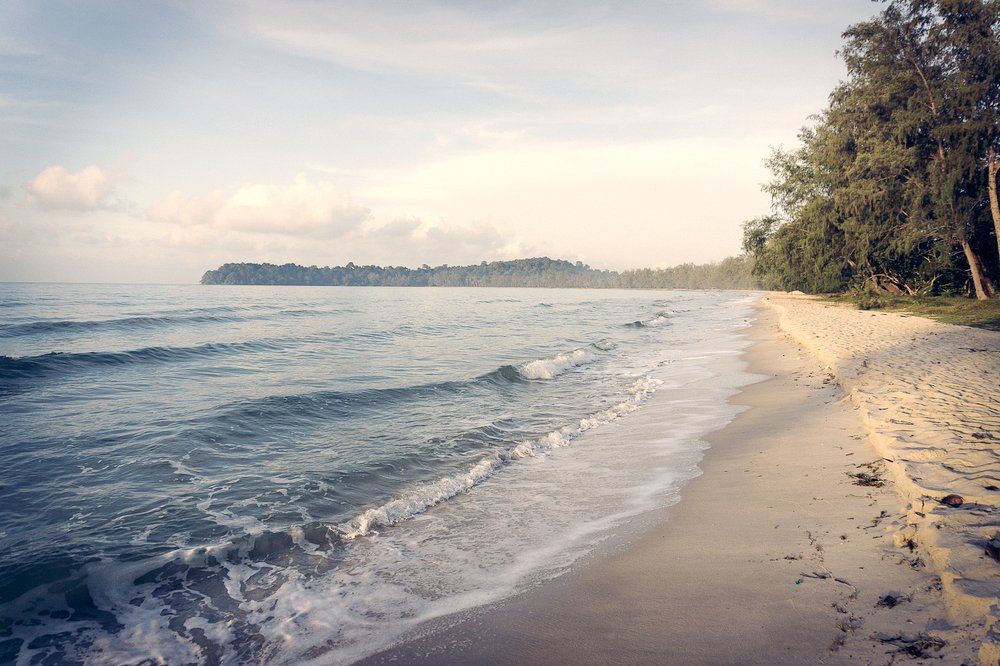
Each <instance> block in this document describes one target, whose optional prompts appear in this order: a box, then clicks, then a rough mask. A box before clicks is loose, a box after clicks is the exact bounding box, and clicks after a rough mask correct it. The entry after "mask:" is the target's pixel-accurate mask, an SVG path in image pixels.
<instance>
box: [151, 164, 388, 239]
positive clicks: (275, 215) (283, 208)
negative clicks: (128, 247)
mask: <svg viewBox="0 0 1000 666" xmlns="http://www.w3.org/2000/svg"><path fill="white" fill-rule="evenodd" d="M370 215H371V211H369V209H367V208H365V207H364V206H361V205H358V204H356V203H354V202H353V201H352V200H351V198H350V197H349V196H347V195H346V194H344V193H342V192H340V191H339V190H337V189H336V188H335V187H334V186H333V185H331V184H330V183H314V182H312V181H311V180H310V179H309V178H308V176H306V175H305V174H301V173H300V174H298V175H297V176H295V178H294V179H293V180H292V182H291V184H289V185H275V184H262V183H252V184H247V185H243V186H242V187H240V188H238V189H237V190H235V191H234V192H231V193H228V194H224V193H220V192H215V193H212V194H209V195H207V196H202V197H185V196H184V195H183V194H182V193H180V192H173V193H171V194H170V195H169V196H167V197H166V198H165V199H164V200H163V201H161V202H160V203H159V204H158V205H156V206H155V207H154V208H153V209H152V210H150V211H149V217H150V218H152V219H153V220H156V221H159V222H170V223H174V224H179V225H183V226H196V225H207V226H212V227H216V228H218V229H226V230H232V231H244V232H251V233H264V234H283V235H290V236H320V237H333V236H341V235H344V234H346V233H348V232H350V231H353V230H356V229H358V228H359V227H360V226H361V224H362V223H364V222H365V220H367V219H368V218H369V216H370Z"/></svg>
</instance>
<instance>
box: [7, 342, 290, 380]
mask: <svg viewBox="0 0 1000 666" xmlns="http://www.w3.org/2000/svg"><path fill="white" fill-rule="evenodd" d="M283 348H284V346H283V345H281V344H279V343H277V342H275V341H272V340H257V341H250V342H232V343H220V342H210V343H207V344H204V345H197V346H194V347H145V348H143V349H135V350H131V351H122V352H50V353H48V354H40V355H38V356H21V357H17V358H12V357H10V356H0V375H2V376H3V377H4V379H18V380H23V379H35V378H39V377H46V376H51V375H62V374H69V373H72V372H76V371H83V370H90V369H93V368H104V367H110V366H124V365H133V364H142V363H172V362H176V361H185V360H197V359H199V358H201V357H203V356H206V355H213V354H240V353H247V352H259V351H278V350H281V349H283Z"/></svg>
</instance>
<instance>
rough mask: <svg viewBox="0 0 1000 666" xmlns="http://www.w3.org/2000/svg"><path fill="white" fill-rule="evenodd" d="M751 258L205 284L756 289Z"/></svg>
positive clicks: (238, 276)
mask: <svg viewBox="0 0 1000 666" xmlns="http://www.w3.org/2000/svg"><path fill="white" fill-rule="evenodd" d="M750 268H751V263H750V261H749V259H748V258H747V257H730V258H728V259H724V260H722V261H721V262H718V263H712V264H700V265H695V264H682V265H680V266H674V267H672V268H663V269H649V268H644V269H639V270H629V271H623V272H620V273H619V272H616V271H608V270H598V269H594V268H591V267H590V266H587V265H586V264H584V263H582V262H579V261H578V262H576V263H572V262H569V261H565V260H560V259H549V258H548V257H537V258H533V259H516V260H513V261H491V262H486V261H484V262H481V263H479V264H476V265H471V266H449V265H447V264H445V265H442V266H436V267H431V266H427V265H426V264H425V265H423V266H421V267H420V268H406V267H404V266H386V267H383V266H358V265H355V264H354V263H348V264H347V265H346V266H333V267H329V266H325V267H317V266H299V265H296V264H283V265H281V266H278V265H275V264H255V263H231V264H223V265H222V266H220V267H219V268H217V269H215V270H210V271H207V272H206V273H205V274H204V275H203V276H202V278H201V283H202V284H244V285H253V284H257V285H324V286H362V287H587V288H597V289H611V288H618V289H653V288H659V289H754V288H757V287H759V283H758V281H757V279H756V278H754V277H753V276H752V275H751V274H750Z"/></svg>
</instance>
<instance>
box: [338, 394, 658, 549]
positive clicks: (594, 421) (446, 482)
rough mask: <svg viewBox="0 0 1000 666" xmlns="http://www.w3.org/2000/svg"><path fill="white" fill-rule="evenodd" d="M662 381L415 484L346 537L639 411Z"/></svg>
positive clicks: (356, 523) (353, 524) (349, 527)
mask: <svg viewBox="0 0 1000 666" xmlns="http://www.w3.org/2000/svg"><path fill="white" fill-rule="evenodd" d="M662 383H663V382H662V381H661V380H658V379H653V378H651V377H648V376H643V377H640V378H638V379H636V380H635V381H634V382H633V383H632V384H631V385H630V386H629V387H628V389H627V396H628V397H627V398H626V399H625V400H623V401H622V402H620V403H618V404H616V405H614V406H613V407H610V408H608V409H605V410H602V411H600V412H597V413H595V414H591V415H590V416H588V417H586V418H584V419H581V420H580V422H579V423H578V424H577V425H576V426H565V427H563V428H560V429H558V430H553V431H551V432H548V433H546V434H544V435H542V436H541V437H538V438H537V439H533V440H525V441H523V442H521V443H519V444H518V445H517V446H515V447H513V448H512V449H510V450H508V451H505V452H502V453H499V454H497V455H495V456H493V457H491V458H486V459H483V460H480V461H479V462H478V463H476V464H475V465H474V466H473V467H472V468H471V469H469V470H468V471H466V472H464V473H462V474H457V475H454V476H447V477H444V478H441V479H438V480H437V481H434V482H433V483H423V484H419V485H417V486H414V487H413V488H411V489H410V490H409V491H407V492H406V493H405V494H404V495H403V496H402V497H399V498H397V499H394V500H392V501H390V502H387V503H386V504H383V505H381V506H379V507H376V508H373V509H368V510H367V511H365V512H364V513H362V514H360V515H359V516H356V517H355V518H354V519H352V520H351V521H349V522H348V523H346V524H345V525H342V526H341V527H340V529H341V530H342V531H343V533H344V536H345V537H346V538H348V539H356V538H358V537H362V536H367V535H369V534H372V533H374V532H375V531H376V530H377V528H379V527H388V526H391V525H395V524H397V523H400V522H402V521H404V520H407V519H409V518H412V517H413V516H416V515H417V514H420V513H422V512H424V511H426V510H427V509H428V508H430V507H432V506H434V505H436V504H440V503H441V502H443V501H445V500H448V499H450V498H452V497H454V496H455V495H458V494H459V493H462V492H465V491H468V490H471V489H472V488H473V487H475V486H477V485H479V484H480V483H482V482H483V481H485V480H486V479H488V478H490V477H491V476H493V475H494V474H496V473H497V472H498V471H499V470H500V469H501V468H502V466H503V465H504V463H509V462H513V461H517V460H521V459H524V458H533V457H536V456H539V455H544V454H545V453H546V452H548V451H551V450H553V449H558V448H563V447H566V446H569V445H570V443H571V442H572V441H573V440H574V439H576V438H577V437H579V436H580V435H582V434H583V433H584V432H586V431H588V430H592V429H594V428H597V427H598V426H601V425H603V424H606V423H610V422H612V421H614V420H616V419H619V418H621V417H622V416H625V415H627V414H631V413H632V412H635V411H637V410H638V409H640V408H641V406H642V403H643V402H645V401H646V400H647V399H648V398H649V396H651V395H652V394H653V393H654V392H655V391H656V387H657V386H659V385H660V384H662Z"/></svg>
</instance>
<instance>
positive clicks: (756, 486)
mask: <svg viewBox="0 0 1000 666" xmlns="http://www.w3.org/2000/svg"><path fill="white" fill-rule="evenodd" d="M781 298H782V299H784V297H781ZM772 300H773V297H772ZM782 304H784V300H782ZM768 306H771V307H768ZM757 308H758V313H757V319H756V321H755V323H754V324H753V326H752V328H751V330H750V332H749V336H750V337H751V339H752V340H753V341H754V344H753V346H752V347H750V349H748V350H747V352H745V357H744V358H745V360H746V362H747V363H748V364H749V368H748V370H747V371H748V372H750V373H754V374H760V375H764V376H766V377H767V379H764V380H763V381H761V382H759V383H756V384H752V385H749V386H746V387H744V388H743V389H742V392H741V393H740V394H738V395H737V396H735V397H734V398H733V399H731V402H733V403H735V404H740V405H746V406H749V407H750V409H748V410H747V411H745V412H743V413H741V414H739V415H737V416H736V418H735V419H734V420H733V421H732V422H731V423H729V424H728V425H727V426H725V427H724V428H723V429H721V430H718V431H716V432H714V433H712V434H711V435H710V436H709V437H707V438H706V439H707V441H708V442H709V443H710V445H711V448H710V449H709V450H708V451H706V452H705V457H704V459H703V460H702V462H701V464H700V467H701V469H702V472H703V474H702V475H701V476H699V477H697V478H695V479H693V480H691V481H689V482H688V483H687V485H686V486H685V487H684V488H683V489H682V490H681V501H680V502H679V503H678V504H676V505H674V506H672V507H669V508H666V509H661V510H657V511H654V512H652V513H651V514H650V515H647V516H644V517H643V518H641V519H639V520H638V521H636V522H635V523H633V525H632V526H631V527H628V526H627V527H625V528H624V529H623V531H622V532H623V534H625V535H630V536H632V537H633V538H632V540H631V541H630V542H629V543H625V544H624V545H622V546H620V547H614V548H608V549H600V551H599V552H598V553H595V554H593V555H592V556H588V557H585V558H584V559H583V560H582V561H581V562H579V563H578V565H576V566H574V567H573V569H572V570H571V571H570V572H569V573H567V574H565V575H563V576H561V577H559V578H557V579H555V580H552V581H549V582H547V583H544V584H542V585H541V586H539V587H537V588H535V589H532V590H529V591H527V592H525V593H522V594H520V595H518V596H515V597H512V598H510V599H507V600H505V601H502V602H500V603H498V604H495V605H493V606H488V607H485V608H480V609H475V610H473V611H469V612H467V613H463V614H459V615H458V616H452V617H448V618H442V619H440V620H438V621H435V622H432V623H431V625H429V626H425V627H422V628H421V629H420V630H419V633H415V634H413V635H411V636H410V637H409V638H408V640H406V641H404V642H402V643H400V644H397V645H396V646H395V647H393V648H390V649H389V650H386V651H383V652H380V653H378V654H376V655H373V656H371V657H368V658H366V659H364V660H362V661H361V662H358V663H362V664H383V663H396V664H407V663H409V664H424V663H435V664H459V663H482V664H504V663H524V664H542V663H579V664H599V663H684V664H724V663H734V664H735V663H740V664H753V663H760V664H764V663H889V662H890V661H892V660H894V659H896V658H899V657H901V656H920V655H922V656H926V657H928V658H931V659H940V658H943V659H944V660H945V662H946V663H956V664H957V663H969V664H972V663H976V662H977V660H978V659H979V657H980V644H981V643H982V641H983V637H984V633H985V623H984V621H983V620H982V619H980V620H976V619H975V618H973V619H968V618H966V619H965V620H962V619H960V618H959V619H957V618H956V617H955V614H954V613H953V612H951V611H950V610H949V607H948V606H947V605H946V595H945V594H943V592H942V589H943V588H946V587H947V586H946V585H944V586H943V585H942V582H941V577H940V574H939V573H937V572H935V571H934V569H933V567H926V566H923V562H922V561H921V558H920V554H919V553H917V552H913V551H911V550H910V548H909V547H908V546H910V545H911V544H912V543H913V541H912V540H910V541H906V540H904V541H902V542H901V541H900V538H899V534H900V533H901V532H904V533H905V529H906V526H907V525H908V524H909V523H908V514H907V508H906V507H905V506H903V504H902V502H901V500H900V497H899V496H898V495H897V494H896V491H895V489H894V487H893V484H892V483H887V484H886V485H884V486H882V487H878V486H876V485H867V486H866V485H857V483H858V482H859V480H862V479H864V478H866V477H863V476H861V477H859V476H857V475H859V474H868V475H869V476H871V477H879V476H881V474H880V470H881V469H882V468H881V466H880V463H879V461H880V459H881V457H882V456H881V454H880V452H879V451H877V450H876V449H875V448H873V445H872V443H871V442H870V441H869V432H868V430H867V429H866V424H865V423H864V422H863V420H862V418H861V416H860V415H859V413H858V411H857V409H856V407H855V406H854V405H852V404H851V402H850V401H849V400H848V397H849V396H848V394H847V393H845V390H844V389H843V388H842V387H841V386H840V384H839V383H838V381H840V378H839V377H837V378H835V377H834V375H833V374H832V373H831V372H829V371H827V370H825V369H824V368H823V365H822V364H820V363H818V362H817V361H816V359H815V358H814V357H813V356H811V355H810V354H809V352H808V351H806V350H804V349H802V348H801V347H800V346H799V345H798V344H796V343H795V342H793V341H792V340H790V339H789V338H788V336H787V335H786V334H785V333H784V332H782V331H781V330H779V327H778V312H777V309H776V308H774V303H773V302H769V303H762V304H758V306H757ZM782 315H783V316H784V317H785V318H786V319H787V318H788V312H787V310H786V311H785V312H783V313H782ZM786 325H787V324H786ZM835 379H836V380H837V381H835ZM650 408H655V406H651V407H650ZM888 472H890V473H891V470H888ZM850 475H855V476H850ZM886 480H888V479H886ZM630 530H631V531H630ZM983 648H984V651H983V652H982V656H983V657H986V660H984V661H983V662H982V663H990V662H989V661H988V659H989V655H988V653H987V652H986V650H987V648H988V646H986V645H985V644H983Z"/></svg>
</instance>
